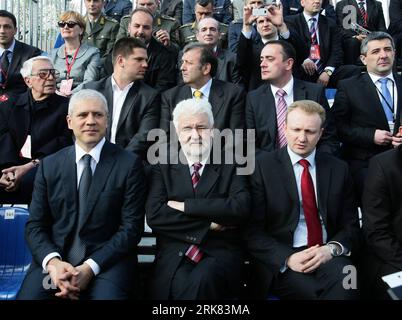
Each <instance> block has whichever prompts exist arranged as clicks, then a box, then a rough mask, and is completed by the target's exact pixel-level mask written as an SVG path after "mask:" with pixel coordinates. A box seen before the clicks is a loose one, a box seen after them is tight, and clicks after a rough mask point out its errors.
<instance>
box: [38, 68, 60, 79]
mask: <svg viewBox="0 0 402 320" xmlns="http://www.w3.org/2000/svg"><path fill="white" fill-rule="evenodd" d="M50 75H52V76H53V78H58V77H60V72H59V71H58V70H56V69H41V70H39V71H38V73H36V74H31V76H37V77H39V78H41V79H47V78H49V76H50Z"/></svg>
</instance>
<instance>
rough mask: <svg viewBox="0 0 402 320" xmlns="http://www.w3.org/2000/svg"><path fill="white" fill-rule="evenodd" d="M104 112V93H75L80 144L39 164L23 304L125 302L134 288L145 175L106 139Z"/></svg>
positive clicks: (72, 123)
mask: <svg viewBox="0 0 402 320" xmlns="http://www.w3.org/2000/svg"><path fill="white" fill-rule="evenodd" d="M107 113H108V111H107V102H106V99H105V98H104V97H103V96H102V94H100V93H98V92H96V91H94V90H88V89H84V90H81V91H79V92H77V93H76V94H75V95H73V96H72V98H71V100H70V104H69V114H68V117H67V121H68V125H69V128H71V129H72V130H73V132H74V136H75V139H76V140H75V145H74V146H71V147H68V148H65V149H63V150H61V151H59V152H58V153H55V154H54V155H51V156H49V157H48V158H45V159H43V160H42V161H41V165H40V167H39V169H38V173H37V177H36V181H35V188H34V190H35V191H34V194H33V197H32V203H31V205H30V208H29V211H30V216H29V220H28V222H27V225H26V229H25V234H26V239H27V242H28V245H29V247H30V249H31V252H32V256H33V262H32V264H31V266H30V269H29V271H28V273H27V276H26V278H25V280H24V282H23V284H22V287H21V290H20V292H19V294H18V298H19V299H49V298H52V297H53V298H54V295H55V296H56V297H60V298H67V299H102V300H107V299H127V298H128V297H129V296H130V293H131V292H132V291H133V290H134V289H135V286H134V285H135V279H136V264H137V256H136V245H137V243H138V242H139V240H140V238H141V233H142V230H143V225H144V219H143V218H144V214H143V210H144V207H143V204H144V200H145V184H144V175H143V169H142V165H141V160H140V158H139V157H137V156H136V155H135V154H133V153H131V152H127V151H125V150H123V149H121V148H120V147H119V146H116V145H114V144H111V143H110V142H108V141H106V140H105V134H106V126H107ZM77 190H78V192H77ZM44 271H48V272H49V275H50V278H51V280H52V286H50V284H49V281H47V280H46V279H44V278H45V277H48V276H47V275H46V274H45V272H44ZM44 284H45V285H44ZM48 284H49V287H50V288H48V286H47V285H48ZM52 287H53V288H54V289H53V288H52Z"/></svg>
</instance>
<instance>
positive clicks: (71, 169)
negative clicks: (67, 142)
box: [62, 145, 78, 216]
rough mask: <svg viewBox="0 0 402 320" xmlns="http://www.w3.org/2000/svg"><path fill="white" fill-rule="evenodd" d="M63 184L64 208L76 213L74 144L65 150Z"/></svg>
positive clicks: (72, 213) (71, 213)
mask: <svg viewBox="0 0 402 320" xmlns="http://www.w3.org/2000/svg"><path fill="white" fill-rule="evenodd" d="M62 177H63V181H64V183H63V185H64V191H65V201H66V204H67V205H66V208H68V210H69V212H70V215H72V216H75V215H76V214H78V194H77V193H78V191H77V189H78V188H77V186H78V184H77V165H76V163H75V146H74V145H73V146H71V147H70V148H69V149H68V150H67V152H66V157H65V161H64V164H63V172H62Z"/></svg>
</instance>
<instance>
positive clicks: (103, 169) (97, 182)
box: [83, 141, 115, 225]
mask: <svg viewBox="0 0 402 320" xmlns="http://www.w3.org/2000/svg"><path fill="white" fill-rule="evenodd" d="M114 153H115V149H114V147H113V145H112V144H111V143H110V142H108V141H106V142H105V144H104V146H103V148H102V152H101V155H100V159H99V163H98V164H97V165H96V169H95V172H94V175H93V177H92V182H91V186H90V188H89V191H88V200H87V201H88V203H87V210H85V217H84V218H83V225H85V222H86V221H87V220H88V218H89V216H90V215H91V213H92V211H93V208H94V206H95V204H96V202H97V200H98V198H99V195H100V193H101V191H102V190H103V189H104V186H105V184H106V181H107V180H108V178H109V175H110V172H111V171H112V169H113V167H114V164H115V156H114Z"/></svg>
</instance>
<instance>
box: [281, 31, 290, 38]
mask: <svg viewBox="0 0 402 320" xmlns="http://www.w3.org/2000/svg"><path fill="white" fill-rule="evenodd" d="M279 35H280V36H281V37H282V39H285V40H287V39H289V37H290V31H289V30H288V31H286V32H284V33H280V34H279Z"/></svg>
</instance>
